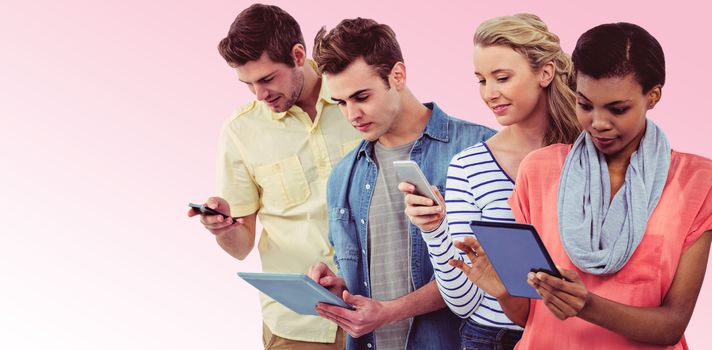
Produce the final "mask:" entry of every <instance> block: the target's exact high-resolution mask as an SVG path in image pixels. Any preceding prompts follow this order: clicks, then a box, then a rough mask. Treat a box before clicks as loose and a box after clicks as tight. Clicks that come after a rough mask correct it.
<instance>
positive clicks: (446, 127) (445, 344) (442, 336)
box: [326, 103, 494, 350]
mask: <svg viewBox="0 0 712 350" xmlns="http://www.w3.org/2000/svg"><path fill="white" fill-rule="evenodd" d="M425 106H426V107H428V108H429V109H431V110H432V114H431V116H430V119H429V120H428V123H427V125H426V126H425V130H424V131H423V133H422V134H421V135H420V137H419V138H418V139H417V140H416V141H415V144H414V145H413V149H412V151H411V154H410V159H411V160H413V161H415V162H416V163H418V165H419V166H420V168H421V169H422V170H423V173H424V174H425V176H426V177H427V178H428V180H429V181H430V183H431V184H433V185H435V186H437V187H438V189H439V190H440V192H441V193H445V192H444V191H443V189H444V187H445V179H446V177H447V169H448V164H449V163H450V160H451V158H452V157H453V156H454V155H455V154H456V153H458V152H460V151H462V150H463V149H465V148H467V147H469V146H472V145H474V144H476V143H478V142H482V141H485V140H486V139H488V138H489V137H491V136H492V135H494V131H493V130H492V129H489V128H487V127H484V126H482V125H477V124H473V123H469V122H466V121H463V120H460V119H455V118H452V117H450V116H448V115H447V114H445V113H444V112H443V111H442V110H440V108H438V106H437V105H436V104H435V103H426V104H425ZM372 151H373V142H367V141H362V142H361V144H360V145H359V146H357V147H356V148H355V149H354V150H353V151H351V153H349V154H347V155H346V156H345V157H344V158H343V159H342V160H341V161H340V162H339V163H338V164H337V165H336V167H335V168H334V169H333V171H332V173H331V176H330V177H329V182H328V184H327V195H326V196H327V207H328V210H329V240H330V242H331V244H332V245H333V246H334V249H335V253H334V261H335V262H336V265H337V266H338V268H339V275H341V276H342V277H343V278H344V280H345V282H346V286H347V288H348V290H349V292H351V293H352V294H354V295H363V296H366V297H369V298H370V297H371V288H370V287H369V285H370V282H369V273H368V271H369V266H368V244H367V242H368V236H367V235H368V210H369V207H370V205H371V197H372V190H373V188H374V186H375V184H376V176H377V173H378V169H377V167H376V163H375V162H374V160H373V158H372ZM409 231H410V241H411V250H410V275H411V276H410V277H411V281H412V283H413V285H412V289H413V290H416V289H418V288H421V287H423V286H424V285H426V284H427V283H428V282H430V281H431V280H432V279H433V267H432V265H431V264H430V259H429V257H428V248H427V246H426V245H425V242H424V241H423V238H422V237H421V235H420V230H419V229H418V227H417V226H415V225H412V224H410V225H409ZM460 322H461V320H460V318H458V317H457V316H455V315H454V314H452V313H451V312H450V310H449V309H448V308H447V307H445V308H443V309H440V310H438V311H434V312H431V313H428V314H425V315H421V316H417V317H414V318H413V322H412V324H411V327H410V330H409V332H408V339H407V343H406V349H418V350H423V349H438V350H441V349H442V350H448V349H457V348H458V345H459V339H460V336H459V334H458V328H459V325H460ZM375 348H376V343H375V339H374V334H373V333H369V334H366V335H363V336H361V337H359V338H353V337H351V336H349V337H348V339H347V341H346V349H347V350H355V349H365V350H373V349H375Z"/></svg>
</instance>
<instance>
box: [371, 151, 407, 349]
mask: <svg viewBox="0 0 712 350" xmlns="http://www.w3.org/2000/svg"><path fill="white" fill-rule="evenodd" d="M414 143H415V142H411V143H408V144H405V145H401V146H396V147H386V146H384V145H382V144H380V143H379V142H376V144H375V147H374V156H373V157H374V159H375V160H376V165H377V166H378V178H377V180H376V186H375V188H374V190H373V198H372V199H371V207H370V208H369V211H368V213H369V214H368V217H369V218H368V222H369V224H368V247H369V267H370V268H369V275H370V279H371V296H372V297H373V298H374V299H376V300H393V299H397V298H399V297H401V296H403V295H406V294H408V293H410V292H411V291H412V288H411V285H412V283H411V279H410V253H409V252H410V239H409V234H408V217H407V216H406V215H405V213H404V211H405V203H404V201H403V194H402V193H401V192H400V191H398V179H397V178H396V173H395V168H394V167H393V161H394V160H407V159H409V158H410V150H411V149H412V148H413V144H414ZM410 322H411V319H405V320H401V321H399V322H396V323H394V324H392V325H386V326H383V327H381V328H378V329H376V330H375V336H376V348H377V349H379V350H390V349H394V350H396V349H397V350H402V349H404V348H405V341H406V338H407V336H408V329H409V328H410Z"/></svg>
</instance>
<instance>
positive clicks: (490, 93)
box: [481, 82, 499, 101]
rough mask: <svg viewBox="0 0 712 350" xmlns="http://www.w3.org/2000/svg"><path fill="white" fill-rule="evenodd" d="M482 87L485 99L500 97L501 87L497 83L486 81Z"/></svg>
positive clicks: (490, 99)
mask: <svg viewBox="0 0 712 350" xmlns="http://www.w3.org/2000/svg"><path fill="white" fill-rule="evenodd" d="M481 89H482V98H483V99H484V100H485V101H492V100H495V99H497V97H499V88H498V87H497V84H493V83H487V82H485V84H484V85H482V87H481Z"/></svg>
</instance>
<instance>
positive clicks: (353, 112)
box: [345, 103, 361, 122]
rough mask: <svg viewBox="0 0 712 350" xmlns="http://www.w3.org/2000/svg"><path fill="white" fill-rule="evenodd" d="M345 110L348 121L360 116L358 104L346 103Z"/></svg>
mask: <svg viewBox="0 0 712 350" xmlns="http://www.w3.org/2000/svg"><path fill="white" fill-rule="evenodd" d="M345 112H346V119H347V120H348V121H349V122H354V121H356V120H358V119H359V118H361V109H360V108H358V106H356V105H355V104H353V103H346V106H345Z"/></svg>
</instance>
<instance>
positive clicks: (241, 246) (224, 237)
mask: <svg viewBox="0 0 712 350" xmlns="http://www.w3.org/2000/svg"><path fill="white" fill-rule="evenodd" d="M244 219H245V222H244V223H243V224H239V225H233V226H232V229H230V230H228V231H226V232H223V233H220V234H218V235H215V239H216V240H217V242H218V245H219V246H220V248H222V249H223V250H224V251H225V252H227V253H228V254H230V255H231V256H233V257H234V258H236V259H238V260H243V259H245V258H246V257H247V255H248V254H249V253H250V252H251V251H252V248H253V247H254V246H255V226H256V220H255V214H251V215H249V216H246V217H245V218H244Z"/></svg>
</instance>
